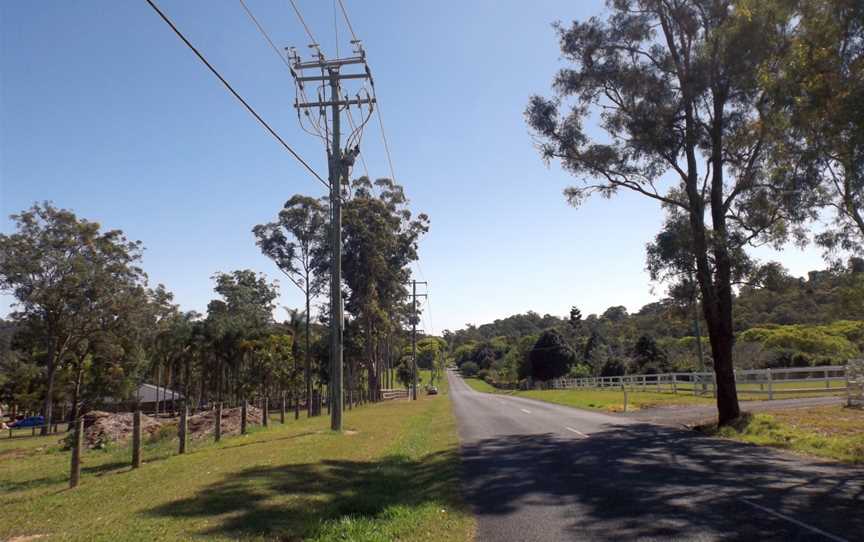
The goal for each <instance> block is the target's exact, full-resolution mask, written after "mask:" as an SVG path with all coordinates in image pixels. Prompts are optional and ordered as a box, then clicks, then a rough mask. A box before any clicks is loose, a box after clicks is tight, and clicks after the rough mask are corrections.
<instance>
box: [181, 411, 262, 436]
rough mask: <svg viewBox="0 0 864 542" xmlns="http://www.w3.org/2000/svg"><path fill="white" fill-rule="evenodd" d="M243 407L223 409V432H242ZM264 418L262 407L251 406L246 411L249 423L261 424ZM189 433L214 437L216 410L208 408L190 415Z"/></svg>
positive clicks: (227, 433) (236, 433)
mask: <svg viewBox="0 0 864 542" xmlns="http://www.w3.org/2000/svg"><path fill="white" fill-rule="evenodd" d="M241 410H242V409H241V408H239V407H238V408H225V409H223V410H222V434H223V435H239V434H240V415H241ZM262 419H263V416H262V413H261V409H259V408H255V407H253V406H250V407H249V409H248V410H247V412H246V421H247V423H249V425H261V420H262ZM188 424H189V435H190V436H191V437H192V438H213V432H214V428H215V427H216V411H215V410H208V411H207V412H202V413H201V414H196V415H194V416H190V417H189V421H188Z"/></svg>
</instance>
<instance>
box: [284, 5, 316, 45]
mask: <svg viewBox="0 0 864 542" xmlns="http://www.w3.org/2000/svg"><path fill="white" fill-rule="evenodd" d="M288 1H289V2H291V7H293V8H294V13H296V14H297V18H298V19H300V24H302V25H303V28H304V29H306V35H307V36H309V39H310V40H312V44H316V45H317V44H318V40H316V39H315V36H313V35H312V31H311V30H309V25H307V24H306V21H305V20H304V19H303V15H302V14H301V13H300V8H298V7H297V3H296V2H294V0H288Z"/></svg>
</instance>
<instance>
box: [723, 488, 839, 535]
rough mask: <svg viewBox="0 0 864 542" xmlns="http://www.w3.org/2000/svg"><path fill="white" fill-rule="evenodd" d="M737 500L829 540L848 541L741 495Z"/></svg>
mask: <svg viewBox="0 0 864 542" xmlns="http://www.w3.org/2000/svg"><path fill="white" fill-rule="evenodd" d="M737 500H739V501H741V502H743V503H744V504H748V505H750V506H752V507H753V508H757V509H759V510H761V511H763V512H765V513H766V514H771V515H772V516H775V517H778V518H780V519H784V520H786V521H788V522H789V523H792V524H794V525H797V526H798V527H801V528H803V529H807V530H808V531H810V532H812V533H816V534H818V535H821V536H824V537H825V538H827V539H829V540H834V542H849V541H848V540H846V539H845V538H840V537H839V536H834V535H833V534H831V533H826V532H825V531H823V530H822V529H818V528H816V527H813V526H812V525H807V524H806V523H804V522H803V521H798V520H797V519H795V518H791V517H789V516H787V515H786V514H781V513H780V512H776V511H774V510H771V509H770V508H766V507H764V506H762V505H761V504H756V503H755V502H752V501H749V500H747V499H744V498H741V497H738V499H737Z"/></svg>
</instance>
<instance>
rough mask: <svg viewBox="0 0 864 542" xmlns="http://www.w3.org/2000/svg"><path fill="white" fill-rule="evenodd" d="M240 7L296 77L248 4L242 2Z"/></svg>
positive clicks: (241, 0)
mask: <svg viewBox="0 0 864 542" xmlns="http://www.w3.org/2000/svg"><path fill="white" fill-rule="evenodd" d="M240 5H241V6H243V10H244V11H245V12H246V15H248V16H249V18H250V19H252V22H253V23H255V26H257V27H258V32H260V33H261V35H262V36H264V39H265V40H267V43H269V44H270V48H271V49H273V52H274V53H276V56H278V57H279V60H281V61H282V63H283V64H285V67H286V68H288V71H289V72H291V75H292V76H295V74H294V69H293V68H292V67H291V64H290V63H289V62H288V59H287V58H285V56H284V55H283V54H282V52H281V51H279V48H278V47H276V44H275V43H273V40H271V39H270V35H269V34H267V31H266V30H264V27H263V26H261V23H259V22H258V19H256V18H255V15H253V14H252V11H251V10H250V9H249V7H248V6H247V5H246V2H244V1H243V0H240Z"/></svg>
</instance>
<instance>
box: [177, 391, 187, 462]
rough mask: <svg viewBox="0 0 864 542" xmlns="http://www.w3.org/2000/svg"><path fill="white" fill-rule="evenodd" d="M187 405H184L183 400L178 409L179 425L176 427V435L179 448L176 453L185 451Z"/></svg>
mask: <svg viewBox="0 0 864 542" xmlns="http://www.w3.org/2000/svg"><path fill="white" fill-rule="evenodd" d="M188 419H189V407H187V406H186V401H185V400H184V401H183V406H182V410H181V411H180V425H179V426H178V427H177V436H178V437H180V448H179V450H178V453H181V454H185V453H186V442H187V441H188V440H189V439H188V436H187V433H188V429H189V422H188Z"/></svg>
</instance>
